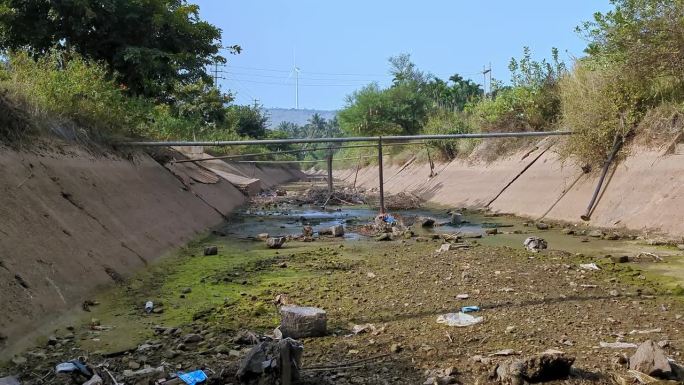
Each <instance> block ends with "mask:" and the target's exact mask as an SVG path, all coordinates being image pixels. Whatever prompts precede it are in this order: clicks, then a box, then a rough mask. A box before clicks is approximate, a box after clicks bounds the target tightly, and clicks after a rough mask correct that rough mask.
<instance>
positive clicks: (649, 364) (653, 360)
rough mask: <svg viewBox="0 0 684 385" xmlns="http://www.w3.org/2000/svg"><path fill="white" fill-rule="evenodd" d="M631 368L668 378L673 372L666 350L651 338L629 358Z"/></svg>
mask: <svg viewBox="0 0 684 385" xmlns="http://www.w3.org/2000/svg"><path fill="white" fill-rule="evenodd" d="M629 368H630V369H632V370H636V371H639V372H642V373H646V374H648V375H649V376H653V377H660V378H667V377H669V376H670V375H671V374H672V368H671V367H670V362H669V361H668V360H667V356H666V355H665V352H664V351H663V349H662V348H661V347H660V346H658V344H656V343H655V342H653V341H651V340H647V341H645V342H644V343H642V344H641V345H639V347H638V348H637V351H636V353H634V355H633V356H631V357H630V358H629Z"/></svg>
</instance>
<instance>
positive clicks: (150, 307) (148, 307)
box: [145, 301, 154, 314]
mask: <svg viewBox="0 0 684 385" xmlns="http://www.w3.org/2000/svg"><path fill="white" fill-rule="evenodd" d="M153 310H154V302H152V301H147V302H145V313H147V314H150V313H152V311H153Z"/></svg>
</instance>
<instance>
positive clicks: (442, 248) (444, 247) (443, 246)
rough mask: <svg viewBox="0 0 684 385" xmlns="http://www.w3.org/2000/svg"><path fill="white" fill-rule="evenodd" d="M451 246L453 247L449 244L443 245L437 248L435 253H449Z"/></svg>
mask: <svg viewBox="0 0 684 385" xmlns="http://www.w3.org/2000/svg"><path fill="white" fill-rule="evenodd" d="M452 246H453V245H452V244H451V243H445V244H443V245H441V246H440V247H439V249H437V252H438V253H443V252H445V251H449V250H451V248H452Z"/></svg>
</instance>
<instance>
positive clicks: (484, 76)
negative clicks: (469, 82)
mask: <svg viewBox="0 0 684 385" xmlns="http://www.w3.org/2000/svg"><path fill="white" fill-rule="evenodd" d="M491 73H492V64H491V63H490V64H489V69H488V68H487V67H486V66H482V82H483V85H482V92H483V94H484V95H483V96H484V99H486V98H487V74H490V75H489V90H490V91H491V90H492V75H491Z"/></svg>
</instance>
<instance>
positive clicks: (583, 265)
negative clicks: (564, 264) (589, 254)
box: [579, 262, 601, 271]
mask: <svg viewBox="0 0 684 385" xmlns="http://www.w3.org/2000/svg"><path fill="white" fill-rule="evenodd" d="M579 267H580V268H581V269H584V270H594V271H598V270H601V268H600V267H598V266H597V265H596V264H595V263H593V262H592V263H581V264H580V265H579Z"/></svg>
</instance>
